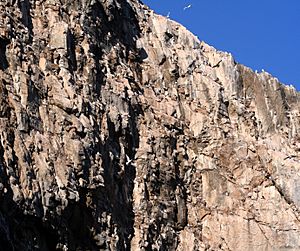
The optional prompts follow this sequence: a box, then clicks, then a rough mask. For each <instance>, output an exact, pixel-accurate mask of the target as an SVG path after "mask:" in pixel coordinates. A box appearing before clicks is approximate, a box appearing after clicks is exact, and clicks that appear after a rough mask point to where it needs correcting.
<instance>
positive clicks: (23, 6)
mask: <svg viewBox="0 0 300 251" xmlns="http://www.w3.org/2000/svg"><path fill="white" fill-rule="evenodd" d="M18 5H19V9H20V11H21V13H22V23H23V25H24V26H25V27H27V29H28V33H29V41H28V42H32V38H33V31H32V29H33V24H32V18H31V15H30V9H31V4H30V1H29V0H23V1H19V2H18Z"/></svg>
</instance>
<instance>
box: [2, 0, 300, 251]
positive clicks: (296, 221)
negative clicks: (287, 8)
mask: <svg viewBox="0 0 300 251" xmlns="http://www.w3.org/2000/svg"><path fill="white" fill-rule="evenodd" d="M0 10H1V11H0V125H1V127H0V139H1V144H0V249H1V250H8V251H9V250H22V251H23V250H24V251H27V250H28V251H29V250H45V251H50V250H64V251H66V250H136V251H137V250H144V251H146V250H161V251H163V250H177V251H189V250H190V251H192V250H238V251H239V250H241V251H244V250H249V251H250V250H258V251H259V250H282V251H283V250H290V251H291V250H300V237H299V232H300V162H299V161H300V158H299V151H300V140H299V136H298V135H299V133H300V127H299V125H300V117H299V102H300V95H299V93H297V92H296V91H295V89H294V88H293V87H288V86H284V85H282V84H281V83H280V82H279V81H278V80H277V79H276V78H274V77H272V76H271V75H270V74H268V73H266V72H262V73H254V72H253V71H252V70H251V69H249V68H247V67H245V66H243V65H240V64H238V63H236V62H235V61H234V59H233V57H232V56H231V55H230V54H229V53H224V52H220V51H217V50H215V49H214V48H212V47H210V46H209V45H207V44H205V43H204V42H201V41H199V40H198V39H197V38H196V37H195V36H194V35H193V34H191V33H190V32H189V31H187V30H186V29H185V28H184V27H182V26H181V25H179V24H178V23H176V22H174V21H172V20H169V19H166V18H165V17H162V16H159V15H156V14H154V13H153V11H152V10H150V9H148V7H146V6H144V5H143V4H142V3H140V2H139V1H138V0H128V1H125V0H72V1H71V0H45V1H40V0H4V1H1V3H0Z"/></svg>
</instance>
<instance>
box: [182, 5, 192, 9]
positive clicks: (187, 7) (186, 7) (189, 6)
mask: <svg viewBox="0 0 300 251" xmlns="http://www.w3.org/2000/svg"><path fill="white" fill-rule="evenodd" d="M191 7H192V5H191V4H189V5H188V6H185V7H184V8H183V10H186V9H189V8H191Z"/></svg>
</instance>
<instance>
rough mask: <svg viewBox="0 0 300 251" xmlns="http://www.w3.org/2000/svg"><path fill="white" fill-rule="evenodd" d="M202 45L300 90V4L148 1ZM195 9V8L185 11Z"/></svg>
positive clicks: (298, 0)
mask: <svg viewBox="0 0 300 251" xmlns="http://www.w3.org/2000/svg"><path fill="white" fill-rule="evenodd" d="M142 2H144V3H145V4H147V5H148V6H150V7H151V8H152V9H153V10H155V12H156V13H159V14H161V15H164V16H167V15H168V13H169V16H170V18H171V19H173V20H175V21H177V22H179V23H181V24H183V25H184V26H185V27H187V28H188V29H189V30H190V31H191V32H193V33H194V34H195V35H197V36H198V37H199V39H200V40H202V41H204V42H206V43H208V44H209V45H212V46H213V47H215V48H216V49H218V50H222V51H227V52H230V53H232V54H233V56H234V58H235V60H236V61H237V62H239V63H241V64H243V65H246V66H248V67H250V68H252V69H253V70H258V71H261V70H262V69H264V70H265V71H267V72H269V73H271V74H272V75H273V76H274V77H277V78H278V79H279V80H280V82H282V83H284V84H288V85H290V84H291V85H294V86H295V87H296V89H297V90H300V0H142ZM189 5H191V7H190V8H184V7H188V6H189Z"/></svg>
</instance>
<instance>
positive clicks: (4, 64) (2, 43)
mask: <svg viewBox="0 0 300 251" xmlns="http://www.w3.org/2000/svg"><path fill="white" fill-rule="evenodd" d="M8 44H9V40H7V39H3V38H1V37H0V70H3V71H4V70H6V69H7V68H8V61H7V58H6V46H7V45H8Z"/></svg>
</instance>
